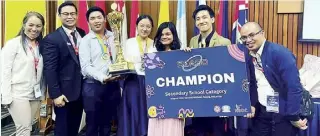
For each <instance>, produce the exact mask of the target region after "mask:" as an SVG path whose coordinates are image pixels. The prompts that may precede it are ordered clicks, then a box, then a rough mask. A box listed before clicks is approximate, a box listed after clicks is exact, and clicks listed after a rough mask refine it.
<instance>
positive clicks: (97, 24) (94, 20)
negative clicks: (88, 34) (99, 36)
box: [89, 11, 106, 33]
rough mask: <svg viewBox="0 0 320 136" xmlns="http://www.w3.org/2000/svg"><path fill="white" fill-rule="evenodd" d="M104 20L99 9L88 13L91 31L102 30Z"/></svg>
mask: <svg viewBox="0 0 320 136" xmlns="http://www.w3.org/2000/svg"><path fill="white" fill-rule="evenodd" d="M105 23H106V20H105V18H104V17H103V15H102V13H101V12H100V11H94V12H91V13H90V15H89V25H90V28H91V30H92V31H93V32H95V33H98V32H101V31H104V29H105Z"/></svg>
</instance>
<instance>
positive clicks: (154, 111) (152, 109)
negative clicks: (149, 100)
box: [148, 106, 157, 118]
mask: <svg viewBox="0 0 320 136" xmlns="http://www.w3.org/2000/svg"><path fill="white" fill-rule="evenodd" d="M148 114H149V116H150V117H152V118H154V117H157V108H156V107H155V106H151V107H150V108H149V109H148Z"/></svg>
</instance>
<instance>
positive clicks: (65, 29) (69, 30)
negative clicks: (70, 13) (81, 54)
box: [62, 26, 77, 35]
mask: <svg viewBox="0 0 320 136" xmlns="http://www.w3.org/2000/svg"><path fill="white" fill-rule="evenodd" d="M62 29H63V30H64V32H66V34H67V35H70V34H71V32H74V31H77V29H76V27H74V29H73V30H71V29H68V28H66V27H64V26H62Z"/></svg>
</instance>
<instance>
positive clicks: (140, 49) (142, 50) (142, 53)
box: [137, 36, 152, 56]
mask: <svg viewBox="0 0 320 136" xmlns="http://www.w3.org/2000/svg"><path fill="white" fill-rule="evenodd" d="M137 41H138V45H139V51H140V55H141V56H143V55H144V53H146V52H148V49H149V46H150V45H151V42H152V40H151V39H150V38H148V39H147V45H146V46H144V49H143V45H142V39H141V37H140V36H137Z"/></svg>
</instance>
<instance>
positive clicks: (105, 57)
mask: <svg viewBox="0 0 320 136" xmlns="http://www.w3.org/2000/svg"><path fill="white" fill-rule="evenodd" d="M108 56H109V55H108V54H107V53H104V54H103V55H102V57H101V58H102V59H103V60H107V59H108Z"/></svg>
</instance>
